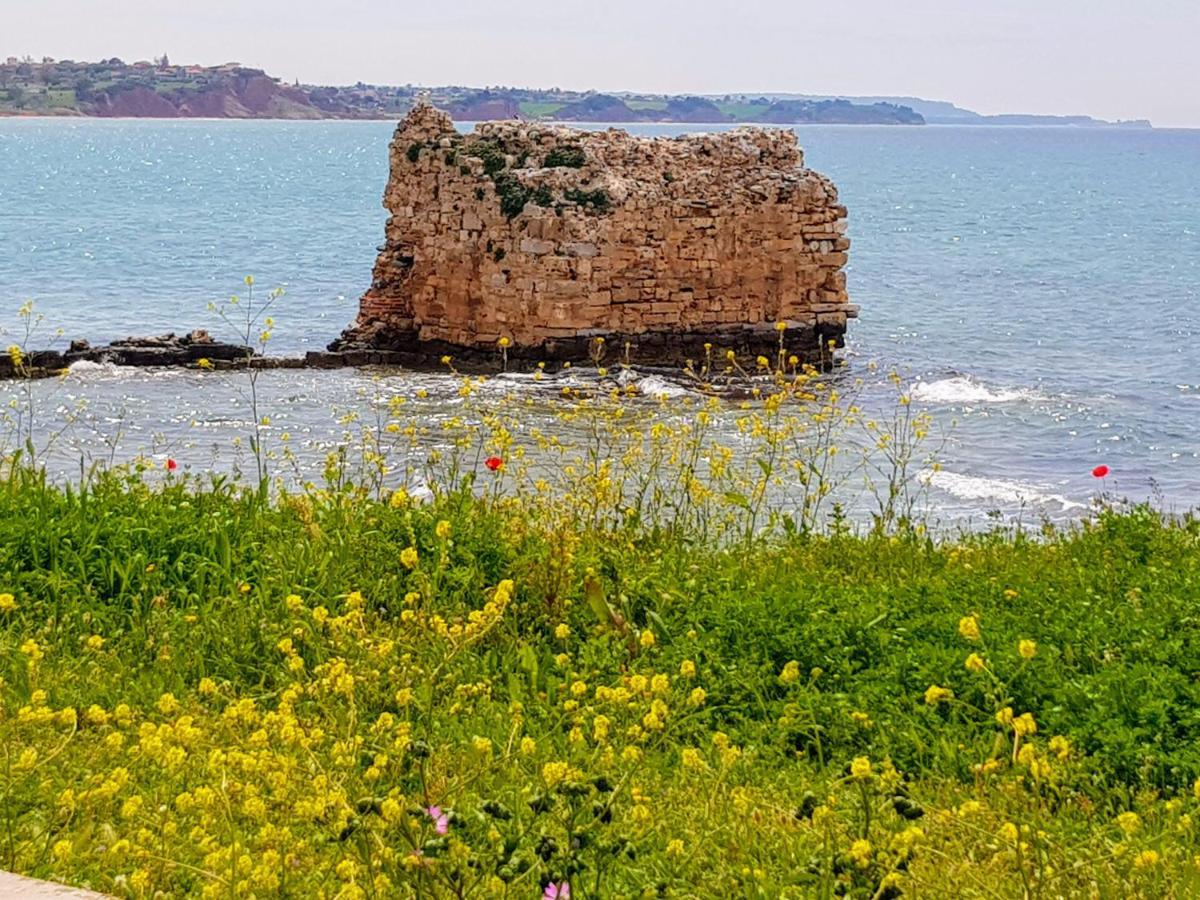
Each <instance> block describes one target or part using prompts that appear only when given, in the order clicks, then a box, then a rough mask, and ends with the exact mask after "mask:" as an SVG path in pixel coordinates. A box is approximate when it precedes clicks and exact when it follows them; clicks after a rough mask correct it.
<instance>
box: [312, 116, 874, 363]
mask: <svg viewBox="0 0 1200 900" xmlns="http://www.w3.org/2000/svg"><path fill="white" fill-rule="evenodd" d="M384 206H385V207H386V208H387V209H388V210H389V211H390V212H391V216H390V218H389V219H388V222H387V226H386V234H385V237H386V240H385V243H384V245H383V246H382V247H381V248H380V253H379V257H378V259H377V261H376V263H375V269H374V277H373V279H372V283H371V287H370V289H369V290H368V291H367V293H366V295H365V296H364V297H363V298H362V301H361V303H360V309H359V315H358V318H357V321H356V322H355V323H354V326H353V327H352V328H351V329H349V330H348V331H346V332H345V333H344V334H343V336H342V337H341V338H340V339H339V340H338V341H336V342H334V344H332V345H331V348H330V349H331V350H338V351H351V352H368V351H391V352H398V353H402V354H406V355H411V356H413V357H418V358H419V357H436V356H438V355H441V354H444V353H448V354H451V355H455V356H456V357H458V356H461V355H465V356H466V357H468V358H471V357H491V358H497V356H498V354H497V350H496V348H497V345H498V344H499V345H502V346H503V347H504V351H505V352H504V355H505V356H506V357H511V358H513V359H517V360H519V359H527V360H554V359H563V360H577V359H587V358H593V359H596V358H597V348H601V350H602V352H603V354H606V355H607V356H608V358H610V359H613V358H616V359H623V360H627V361H630V362H653V363H658V364H663V363H671V364H677V363H683V362H685V361H687V360H693V361H697V362H698V361H700V360H702V359H703V358H704V357H705V355H706V354H723V353H724V352H725V351H726V350H733V351H734V352H735V353H738V354H746V353H749V354H754V355H757V354H766V355H768V356H770V357H771V358H772V359H774V355H775V353H776V352H778V350H779V349H780V344H781V342H782V344H783V348H784V350H785V351H786V353H788V354H789V355H790V354H796V355H798V356H799V357H800V358H801V359H804V360H806V361H811V362H824V361H826V359H827V357H826V350H827V348H828V346H829V344H830V343H832V344H834V345H838V346H840V345H841V342H842V339H843V335H844V333H845V330H846V321H847V319H848V318H849V317H852V316H854V315H855V314H856V308H855V307H853V306H851V305H850V303H849V302H848V298H847V294H846V279H845V274H844V272H843V267H844V266H845V264H846V260H847V251H848V249H849V247H850V240H849V238H847V236H846V209H845V207H844V206H842V205H840V204H839V202H838V196H837V190H836V188H835V187H834V186H833V184H832V183H831V182H830V181H829V179H827V178H825V177H824V176H822V175H819V174H817V173H816V172H813V171H812V170H810V169H807V168H805V167H804V164H803V156H802V154H801V151H800V148H799V147H798V146H797V143H796V135H795V134H794V133H793V132H791V131H788V130H775V129H761V128H738V129H735V130H733V131H729V132H724V133H718V134H701V135H688V136H684V137H679V138H643V137H633V136H631V135H629V134H627V133H625V132H623V131H618V130H609V131H605V132H580V131H576V130H572V129H567V128H562V127H547V126H534V125H530V124H527V123H521V122H493V123H484V124H481V125H479V126H477V127H476V130H475V132H474V133H472V134H469V135H463V134H460V133H459V132H457V131H456V130H455V129H454V125H453V123H452V122H451V119H450V117H449V116H448V115H446V114H445V113H443V112H440V111H438V110H436V109H434V108H433V107H431V106H428V105H426V104H421V105H419V106H417V107H416V108H415V109H414V110H413V111H412V112H411V113H410V114H409V115H408V117H407V118H406V119H405V120H404V121H403V122H402V123H401V124H400V126H399V128H398V129H397V130H396V133H395V137H394V139H393V141H392V144H391V177H390V180H389V182H388V185H387V189H386V192H385V195H384ZM781 322H782V323H783V328H782V330H780V329H779V328H778V327H777V323H781ZM600 338H602V339H603V342H600V341H599V340H598V339H600Z"/></svg>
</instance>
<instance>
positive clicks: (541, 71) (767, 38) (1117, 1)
mask: <svg viewBox="0 0 1200 900" xmlns="http://www.w3.org/2000/svg"><path fill="white" fill-rule="evenodd" d="M33 8H36V12H33V11H32V9H33ZM0 21H3V22H4V29H3V31H2V32H0V57H5V56H24V55H25V54H29V55H31V56H34V57H37V58H41V57H42V56H52V57H55V58H57V59H75V60H95V59H102V58H108V57H111V56H118V57H120V58H122V59H124V60H126V61H129V62H132V61H134V60H137V59H148V58H150V57H152V56H158V55H161V54H162V53H167V54H168V55H169V56H170V58H171V61H172V62H175V63H200V64H204V65H209V64H219V63H223V62H229V61H238V62H241V63H244V64H247V65H251V66H254V67H257V68H262V69H265V70H266V71H267V72H268V73H270V74H272V75H275V76H278V77H282V78H284V79H287V80H289V81H290V80H293V79H299V80H301V81H303V82H307V83H315V84H353V83H355V82H358V81H364V82H368V83H376V84H424V85H441V84H461V85H473V86H487V85H510V86H521V87H540V88H550V87H561V88H566V89H574V90H588V89H595V90H603V91H620V90H636V91H645V92H653V93H692V94H724V93H742V92H747V93H759V92H789V93H793V92H794V93H807V94H835V95H890V96H916V97H922V98H924V99H928V100H950V101H952V102H954V103H957V104H958V105H959V106H964V107H967V108H969V109H974V110H975V111H977V112H981V113H1004V112H1014V113H1015V112H1021V113H1048V114H1086V115H1092V116H1096V117H1098V118H1104V119H1133V118H1148V119H1151V120H1152V121H1153V122H1154V124H1155V125H1158V126H1167V127H1200V51H1198V50H1197V44H1198V43H1200V0H1138V2H1131V0H840V2H830V0H826V2H824V3H819V4H818V3H812V2H808V0H740V2H718V0H690V2H674V0H658V2H656V0H587V2H577V0H554V2H544V0H516V2H508V3H505V2H497V0H452V2H444V0H443V2H438V0H424V2H420V3H412V2H407V0H338V2H336V3H329V2H318V0H203V2H195V0H186V2H181V0H155V2H145V0H103V2H101V0H54V2H53V3H52V4H51V3H47V4H44V5H43V4H35V3H34V2H32V0H0Z"/></svg>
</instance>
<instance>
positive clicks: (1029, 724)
mask: <svg viewBox="0 0 1200 900" xmlns="http://www.w3.org/2000/svg"><path fill="white" fill-rule="evenodd" d="M1012 727H1013V731H1015V732H1016V733H1017V734H1019V735H1026V734H1036V733H1037V722H1035V721H1034V718H1033V716H1032V715H1031V714H1030V713H1021V714H1020V715H1019V716H1017V717H1016V718H1015V719H1013V721H1012Z"/></svg>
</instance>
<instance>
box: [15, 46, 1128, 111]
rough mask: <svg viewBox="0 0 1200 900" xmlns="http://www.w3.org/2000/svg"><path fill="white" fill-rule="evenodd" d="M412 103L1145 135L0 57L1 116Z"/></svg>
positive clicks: (901, 106)
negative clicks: (291, 79) (292, 80)
mask: <svg viewBox="0 0 1200 900" xmlns="http://www.w3.org/2000/svg"><path fill="white" fill-rule="evenodd" d="M419 97H426V98H428V99H429V100H430V101H431V102H432V103H435V104H436V105H437V106H439V107H440V108H442V109H445V110H447V111H448V112H449V113H450V115H451V116H453V117H454V119H455V120H457V121H479V120H485V119H527V120H541V121H557V122H605V123H634V122H665V123H672V122H679V123H695V124H719V123H757V124H774V125H802V124H837V125H925V124H939V125H940V124H967V125H1074V126H1111V125H1120V126H1124V127H1141V128H1148V127H1150V123H1149V122H1148V121H1145V120H1138V121H1134V122H1105V121H1102V120H1100V119H1093V118H1091V117H1090V116H1032V115H1005V116H983V115H980V114H979V113H975V112H972V111H970V110H966V109H962V108H961V107H958V106H955V105H953V104H951V103H947V102H944V101H931V100H922V99H920V98H915V97H834V96H814V95H806V94H772V93H765V94H746V93H738V94H722V95H707V96H678V95H664V94H646V93H619V94H618V93H599V92H596V91H566V90H560V89H558V88H553V89H548V90H545V89H535V88H511V87H490V88H475V87H462V86H445V87H432V88H427V87H420V86H416V85H411V84H406V85H396V86H385V85H370V84H363V83H361V82H360V83H358V84H355V85H349V86H340V87H332V86H321V85H310V84H301V83H299V82H295V83H292V84H287V83H285V82H283V81H282V80H280V79H278V78H273V77H271V76H270V75H268V74H267V73H266V72H264V71H263V70H261V69H255V68H252V67H250V66H245V65H242V64H241V63H236V62H230V63H226V64H224V65H220V66H197V65H176V64H173V63H172V62H171V61H170V60H169V59H168V58H167V56H166V55H163V56H162V57H160V58H158V59H155V60H152V61H150V60H142V61H137V62H132V63H127V62H124V61H123V60H120V59H116V58H112V59H106V60H101V61H99V62H76V61H73V60H56V59H52V58H50V57H44V58H42V59H41V60H37V61H35V60H33V59H31V58H29V57H25V58H17V57H8V58H7V60H5V61H4V62H0V116H96V117H111V118H122V117H123V118H222V119H226V118H227V119H397V118H400V117H402V116H404V115H405V114H406V113H407V112H408V111H409V110H410V109H411V108H412V107H413V105H414V103H415V102H416V101H417V99H418V98H419Z"/></svg>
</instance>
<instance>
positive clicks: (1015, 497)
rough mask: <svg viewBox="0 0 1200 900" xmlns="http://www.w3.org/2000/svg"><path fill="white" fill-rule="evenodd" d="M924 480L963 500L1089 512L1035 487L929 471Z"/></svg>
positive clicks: (954, 473) (1074, 503) (1072, 501)
mask: <svg viewBox="0 0 1200 900" xmlns="http://www.w3.org/2000/svg"><path fill="white" fill-rule="evenodd" d="M921 478H922V480H923V481H924V482H925V483H926V484H928V485H930V486H931V487H934V488H937V489H938V490H941V491H945V492H946V493H947V494H952V495H954V496H955V497H958V498H959V499H962V500H988V501H992V502H994V503H1003V504H1010V505H1013V506H1046V505H1054V506H1058V507H1060V508H1061V509H1064V510H1068V509H1086V508H1087V505H1086V504H1084V503H1077V502H1075V501H1074V500H1068V499H1067V498H1066V497H1064V496H1063V495H1062V494H1055V493H1049V492H1047V491H1045V490H1044V489H1042V488H1040V487H1038V486H1037V485H1033V484H1026V483H1024V482H1020V481H1007V480H1005V479H1003V478H984V477H982V476H979V475H963V474H962V473H960V472H947V471H945V470H942V471H937V472H935V471H932V470H927V471H925V472H923V473H922V475H921Z"/></svg>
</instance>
